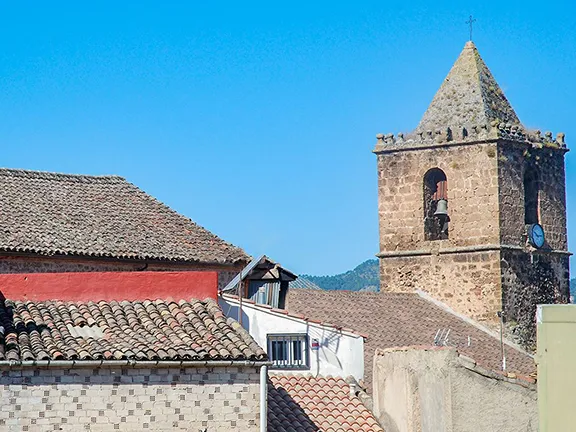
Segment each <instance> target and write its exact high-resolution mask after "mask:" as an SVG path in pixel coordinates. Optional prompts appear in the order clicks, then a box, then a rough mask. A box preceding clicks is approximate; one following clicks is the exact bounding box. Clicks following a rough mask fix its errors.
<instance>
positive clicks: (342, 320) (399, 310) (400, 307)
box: [286, 289, 535, 392]
mask: <svg viewBox="0 0 576 432" xmlns="http://www.w3.org/2000/svg"><path fill="white" fill-rule="evenodd" d="M286 309H288V310H289V311H290V312H292V313H300V314H303V315H306V316H309V317H311V318H314V319H317V320H321V321H324V322H329V323H331V324H333V325H338V326H342V327H347V328H350V329H352V330H354V331H356V332H360V333H364V334H366V339H365V342H364V385H365V387H366V388H367V390H368V392H371V389H372V367H373V364H372V362H373V357H374V352H375V350H376V349H378V348H394V347H402V346H409V345H423V346H430V345H433V344H434V338H435V336H436V334H437V332H438V331H439V330H444V334H446V332H447V331H448V330H450V333H449V334H448V338H447V343H446V344H447V345H451V346H454V347H456V348H457V349H458V350H459V351H460V352H461V353H463V354H465V355H467V356H468V357H471V358H472V359H474V360H475V361H476V362H477V363H478V364H479V365H482V366H484V367H486V368H488V369H492V370H500V369H501V362H502V356H501V348H500V341H499V340H498V339H497V338H495V337H494V336H492V335H491V334H489V333H487V332H485V331H483V330H481V329H480V328H478V327H476V326H474V325H472V324H470V323H468V322H466V321H465V320H463V319H461V318H460V317H458V316H457V315H455V314H453V313H450V312H449V311H447V310H444V309H442V308H441V307H439V306H437V305H435V304H433V303H431V302H430V301H428V300H426V299H424V298H422V297H420V296H419V295H418V294H415V293H414V294H410V293H405V294H402V293H369V292H351V291H318V290H305V289H294V290H290V291H289V292H288V295H287V299H286ZM505 350H506V365H507V370H508V371H509V372H515V373H518V374H520V375H530V374H531V373H533V372H534V370H535V365H534V360H533V359H532V358H531V357H530V356H529V355H527V354H526V353H524V352H522V351H520V350H517V349H515V348H513V347H511V346H508V345H505Z"/></svg>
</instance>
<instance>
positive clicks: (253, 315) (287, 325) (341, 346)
mask: <svg viewBox="0 0 576 432" xmlns="http://www.w3.org/2000/svg"><path fill="white" fill-rule="evenodd" d="M218 303H219V304H220V307H221V308H222V310H223V311H224V313H225V314H226V316H228V317H231V318H234V319H235V320H238V300H237V299H236V298H230V297H227V296H225V297H219V299H218ZM242 326H243V327H244V328H245V329H246V330H247V331H248V332H249V333H250V335H251V336H252V337H253V338H254V340H255V341H256V342H257V343H258V345H260V346H261V347H262V348H264V350H267V349H268V344H267V335H268V334H277V333H286V334H289V333H300V334H307V335H308V338H309V341H310V344H309V345H310V347H309V358H310V370H309V372H310V373H312V374H314V375H324V376H326V375H332V376H337V377H343V378H346V377H348V376H350V375H352V376H353V377H354V378H355V379H356V380H357V381H358V380H361V379H363V377H364V338H363V337H362V336H359V335H355V334H353V333H348V332H342V331H339V330H336V329H335V328H333V327H330V326H324V325H321V324H315V323H309V322H307V321H306V320H304V319H299V318H295V317H290V316H286V315H284V314H282V313H279V312H274V311H272V310H270V309H266V308H263V307H261V306H256V305H254V304H252V303H243V304H242ZM312 339H318V341H319V342H320V348H319V349H318V350H312V349H311V345H312ZM302 372H303V371H302V370H296V371H288V370H284V369H282V373H300V374H301V373H302Z"/></svg>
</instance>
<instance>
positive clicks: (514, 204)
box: [498, 142, 570, 348]
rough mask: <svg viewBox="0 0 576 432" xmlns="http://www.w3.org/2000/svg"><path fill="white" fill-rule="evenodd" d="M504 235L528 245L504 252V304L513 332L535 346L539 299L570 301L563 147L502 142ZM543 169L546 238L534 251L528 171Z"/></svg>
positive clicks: (505, 238) (542, 207)
mask: <svg viewBox="0 0 576 432" xmlns="http://www.w3.org/2000/svg"><path fill="white" fill-rule="evenodd" d="M498 163H499V183H500V226H501V228H500V235H501V241H502V243H503V244H506V245H512V246H519V247H522V248H523V249H524V250H504V251H503V252H502V286H503V288H502V289H503V293H502V302H503V305H502V309H503V311H504V319H505V322H506V329H507V330H508V332H509V334H510V336H512V337H514V338H515V339H516V340H517V341H518V342H520V343H521V344H523V345H524V346H526V347H529V348H532V347H533V346H534V343H535V337H536V324H535V316H536V305H537V304H542V303H566V302H568V301H569V280H570V274H569V258H568V255H567V254H562V253H557V251H560V252H561V251H566V250H567V246H568V244H567V234H566V190H565V184H566V183H565V169H564V152H563V151H562V150H558V149H551V148H546V147H543V148H532V147H528V146H527V145H523V144H518V143H510V142H502V143H501V144H500V145H499V146H498ZM527 168H530V169H534V170H536V171H537V172H538V177H539V190H540V192H539V200H538V201H539V206H538V207H539V221H540V224H541V225H542V227H543V228H544V233H545V237H546V243H545V245H544V247H543V248H542V250H540V251H532V252H530V249H531V247H528V246H527V244H528V243H527V241H528V240H527V226H526V225H525V222H524V172H525V170H526V169H527Z"/></svg>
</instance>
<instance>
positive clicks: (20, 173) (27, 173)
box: [0, 168, 127, 182]
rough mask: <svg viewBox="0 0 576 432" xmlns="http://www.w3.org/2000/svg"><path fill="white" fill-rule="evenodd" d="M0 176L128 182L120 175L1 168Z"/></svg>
mask: <svg viewBox="0 0 576 432" xmlns="http://www.w3.org/2000/svg"><path fill="white" fill-rule="evenodd" d="M0 175H4V176H14V177H29V178H41V179H44V180H61V179H67V180H72V179H76V180H80V179H82V180H93V181H102V180H107V181H110V180H116V181H117V182H127V180H126V179H125V178H124V177H122V176H119V175H115V174H106V175H91V174H68V173H60V172H54V171H38V170H28V169H23V168H0Z"/></svg>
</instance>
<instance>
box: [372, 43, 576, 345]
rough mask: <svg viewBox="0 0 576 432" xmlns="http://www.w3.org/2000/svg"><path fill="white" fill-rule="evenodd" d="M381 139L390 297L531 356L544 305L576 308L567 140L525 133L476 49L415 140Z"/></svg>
mask: <svg viewBox="0 0 576 432" xmlns="http://www.w3.org/2000/svg"><path fill="white" fill-rule="evenodd" d="M377 139H378V141H377V143H376V147H375V149H374V153H375V154H376V156H377V159H378V212H379V224H380V252H379V253H378V257H379V259H380V284H381V291H386V292H411V291H415V290H421V291H424V292H426V293H428V294H429V295H430V296H432V297H434V298H436V299H437V300H439V301H441V302H443V303H445V304H447V305H449V306H450V307H451V308H452V309H454V310H455V311H456V312H459V313H462V314H464V315H467V316H469V317H470V318H473V319H475V320H478V321H481V322H483V323H484V324H486V325H489V326H492V327H497V326H498V324H499V320H500V318H499V316H502V319H503V321H504V323H505V325H506V330H507V331H509V332H510V334H511V335H513V336H515V338H516V339H517V340H519V341H520V342H522V343H523V344H524V345H526V346H530V345H531V344H532V343H533V341H534V336H535V326H534V317H535V310H536V305H537V304H539V303H561V302H567V301H568V298H569V267H568V261H569V256H570V253H569V252H568V251H567V235H566V191H565V184H566V183H565V171H564V155H565V154H566V152H567V151H568V150H567V149H566V144H565V142H564V134H562V133H558V134H557V135H556V137H555V138H554V137H553V135H552V133H550V132H546V133H544V134H542V133H541V132H540V131H538V130H528V129H526V128H525V127H524V126H523V125H522V124H521V123H520V120H519V119H518V117H517V115H516V113H515V112H514V110H513V109H512V106H511V105H510V103H509V102H508V100H507V99H506V97H505V96H504V94H503V92H502V90H501V89H500V87H499V86H498V84H497V83H496V81H495V80H494V78H493V76H492V74H491V73H490V71H489V70H488V67H487V66H486V64H485V63H484V61H483V60H482V58H481V57H480V54H479V53H478V50H477V49H476V47H475V46H474V44H473V43H472V42H467V43H466V45H465V47H464V49H463V51H462V53H461V54H460V56H459V57H458V59H457V60H456V63H455V64H454V66H453V67H452V69H451V70H450V73H449V74H448V76H447V77H446V79H445V80H444V82H443V83H442V86H441V87H440V89H439V90H438V92H437V93H436V95H435V96H434V99H433V100H432V103H431V104H430V106H429V107H428V110H427V111H426V112H425V113H424V116H423V117H422V120H421V121H420V124H419V125H418V126H417V127H416V129H415V130H414V131H413V132H411V133H408V134H402V133H399V134H397V135H393V134H388V135H382V134H379V135H377ZM422 318H423V319H425V317H422Z"/></svg>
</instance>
